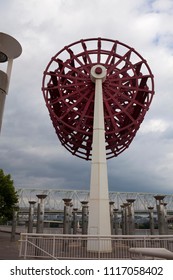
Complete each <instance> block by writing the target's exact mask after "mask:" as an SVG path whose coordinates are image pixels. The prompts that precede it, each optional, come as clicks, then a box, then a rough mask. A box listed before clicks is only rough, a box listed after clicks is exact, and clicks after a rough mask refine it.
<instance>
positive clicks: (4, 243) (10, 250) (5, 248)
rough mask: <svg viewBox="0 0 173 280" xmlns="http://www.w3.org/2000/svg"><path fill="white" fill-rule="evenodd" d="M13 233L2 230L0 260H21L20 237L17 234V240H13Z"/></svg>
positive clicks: (0, 232)
mask: <svg viewBox="0 0 173 280" xmlns="http://www.w3.org/2000/svg"><path fill="white" fill-rule="evenodd" d="M10 238H11V233H10V232H3V231H1V230H0V260H20V259H21V258H19V241H18V240H19V238H20V235H19V234H16V241H14V242H11V241H10Z"/></svg>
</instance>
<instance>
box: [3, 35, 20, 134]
mask: <svg viewBox="0 0 173 280" xmlns="http://www.w3.org/2000/svg"><path fill="white" fill-rule="evenodd" d="M21 53H22V47H21V45H20V44H19V42H18V41H17V40H16V39H14V38H13V37H11V36H10V35H8V34H5V33H2V32H0V63H6V62H7V69H6V72H4V71H2V70H0V131H1V126H2V118H3V112H4V105H5V98H6V95H7V93H8V89H9V84H10V77H11V70H12V65H13V59H15V58H17V57H19V56H20V55H21Z"/></svg>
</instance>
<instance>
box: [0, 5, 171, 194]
mask: <svg viewBox="0 0 173 280" xmlns="http://www.w3.org/2000/svg"><path fill="white" fill-rule="evenodd" d="M33 7H34V9H33ZM172 13H173V3H172V1H164V5H163V1H159V0H155V1H149V0H148V1H146V0H141V1H138V0H131V1H125V0H122V1H121V2H120V1H116V0H110V1H105V0H101V1H97V0H95V1H88V0H87V1H86V0H85V1H81V0H75V1H74V0H73V1H69V0H66V1H56V0H51V1H48V0H42V1H39V0H37V1H36V0H30V1H21V0H16V1H10V0H6V1H5V2H4V3H3V4H2V5H1V10H0V26H1V31H2V32H6V33H8V34H10V35H12V36H14V37H16V38H17V39H18V40H19V42H20V43H21V44H22V47H23V53H22V55H21V57H20V58H18V59H16V61H14V67H13V73H12V80H11V84H10V90H9V95H8V96H7V99H6V106H5V112H4V119H3V127H2V132H1V136H0V168H2V169H4V171H5V172H6V173H10V174H11V175H12V178H13V179H14V182H15V185H16V186H20V187H22V186H23V187H38V188H39V187H44V188H53V187H56V188H69V189H72V188H73V189H89V181H90V162H85V161H83V160H81V159H79V158H76V157H74V156H72V155H71V154H69V152H68V151H66V150H65V148H64V147H62V146H61V144H60V143H59V140H58V138H57V136H56V134H55V132H54V128H53V127H52V124H51V121H50V119H49V115H48V112H47V109H46V106H45V104H44V99H43V96H42V92H41V87H42V76H43V71H44V69H45V68H46V65H47V64H48V62H49V60H50V58H51V57H52V56H53V55H55V53H57V52H58V51H59V50H60V49H61V48H63V47H64V46H65V45H68V44H70V43H71V42H73V41H77V40H79V39H81V38H87V37H90V38H92V37H105V38H112V39H118V40H119V41H121V42H124V43H126V44H128V45H130V46H132V47H134V48H135V49H136V50H137V51H138V52H139V53H141V54H142V56H144V57H145V58H146V60H147V61H148V63H149V65H150V67H151V69H152V71H153V73H154V76H155V88H156V93H155V96H154V99H153V103H152V104H151V108H150V110H149V112H148V114H147V115H146V118H145V120H144V122H143V124H142V125H141V129H140V130H139V131H138V133H137V135H136V137H135V139H134V141H133V143H132V144H131V145H130V147H129V148H128V149H127V150H125V151H124V153H123V154H121V155H120V156H119V157H117V158H114V159H111V160H110V161H108V173H109V188H110V190H114V191H139V192H156V193H159V192H160V193H171V192H172V181H173V180H172V179H173V165H172V162H173V152H172V150H173V149H172V147H173V145H172V135H173V125H172V108H173V98H172V88H173V79H172V76H173V48H172V38H173V30H172V24H173V17H172ZM163 23H164V24H163ZM0 67H1V66H0Z"/></svg>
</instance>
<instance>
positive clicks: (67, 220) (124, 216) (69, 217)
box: [28, 195, 168, 235]
mask: <svg viewBox="0 0 173 280" xmlns="http://www.w3.org/2000/svg"><path fill="white" fill-rule="evenodd" d="M37 197H38V198H39V202H38V207H37V227H36V232H37V233H42V232H43V224H44V199H45V198H46V195H37ZM164 197H165V196H161V195H160V196H159V195H157V196H155V199H156V209H157V215H158V231H159V234H162V235H163V234H168V225H167V214H166V208H165V206H166V203H164V201H163V199H164ZM63 201H64V219H63V233H64V234H71V233H73V234H76V233H77V230H78V228H79V220H78V216H77V213H78V212H77V211H78V209H77V208H72V206H73V204H72V199H70V198H65V199H63ZM134 202H135V199H127V200H126V202H125V203H123V204H122V205H121V229H122V234H123V235H134V234H135V213H134ZM35 203H36V202H35V201H29V204H30V208H29V222H28V232H32V231H33V215H34V205H35ZM81 204H82V220H81V223H82V225H81V228H82V234H87V232H88V202H87V201H82V202H81ZM109 205H110V220H111V234H112V235H118V234H119V228H120V222H119V220H120V219H119V217H118V209H116V208H114V202H112V201H111V202H110V203H109ZM148 210H149V222H150V234H151V235H153V234H154V230H155V227H154V212H153V211H154V207H151V206H150V207H148ZM71 230H73V231H72V232H71Z"/></svg>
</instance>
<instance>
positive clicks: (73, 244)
mask: <svg viewBox="0 0 173 280" xmlns="http://www.w3.org/2000/svg"><path fill="white" fill-rule="evenodd" d="M88 242H92V243H93V244H94V246H93V250H88V248H87V243H88ZM110 242H111V248H112V250H111V251H110V250H109V251H107V249H106V248H107V247H109V248H110V246H107V245H108V243H109V245H110ZM100 245H101V246H100ZM90 247H91V246H90ZM139 247H140V248H165V249H167V250H169V251H171V252H173V235H133V236H132V235H117V236H113V235H112V236H97V235H72V234H33V233H21V238H20V257H23V258H24V259H33V258H34V259H35V258H36V259H133V258H135V257H136V255H135V254H134V253H131V252H129V249H130V248H139Z"/></svg>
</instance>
